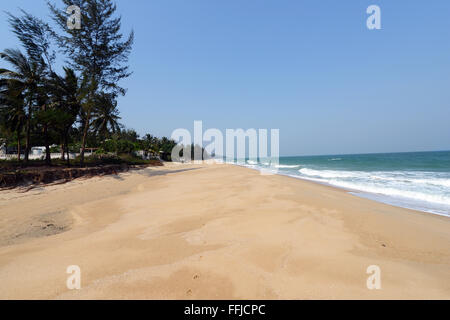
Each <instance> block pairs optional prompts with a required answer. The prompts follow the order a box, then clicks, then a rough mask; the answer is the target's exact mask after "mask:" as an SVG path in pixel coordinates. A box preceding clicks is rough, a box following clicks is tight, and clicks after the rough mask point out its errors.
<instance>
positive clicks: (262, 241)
mask: <svg viewBox="0 0 450 320" xmlns="http://www.w3.org/2000/svg"><path fill="white" fill-rule="evenodd" d="M70 265H77V266H79V267H80V269H81V289H80V290H69V289H68V288H67V286H66V280H67V278H68V276H69V275H68V274H67V273H66V269H67V267H68V266H70ZM371 265H377V266H379V267H380V270H381V284H382V287H381V289H380V290H369V289H368V288H367V286H366V280H367V278H368V277H369V275H368V274H367V273H366V270H367V267H368V266H371ZM0 298H1V299H450V219H449V218H447V217H442V216H437V215H432V214H428V213H421V212H416V211H412V210H407V209H402V208H397V207H393V206H389V205H385V204H381V203H377V202H373V201H370V200H367V199H362V198H358V197H356V196H354V195H351V194H348V193H346V192H345V191H344V190H340V189H335V188H331V187H328V186H324V185H319V184H315V183H312V182H308V181H303V180H299V179H294V178H290V177H285V176H278V175H273V176H262V175H260V174H259V172H258V171H256V170H251V169H247V168H242V167H238V166H232V165H166V166H165V167H160V168H146V169H142V170H136V171H130V172H127V173H121V174H119V175H117V176H107V177H97V178H92V179H77V180H75V181H72V182H70V183H67V184H63V185H54V186H46V187H39V188H35V189H33V190H30V191H28V192H23V191H22V190H19V189H14V190H6V191H1V192H0Z"/></svg>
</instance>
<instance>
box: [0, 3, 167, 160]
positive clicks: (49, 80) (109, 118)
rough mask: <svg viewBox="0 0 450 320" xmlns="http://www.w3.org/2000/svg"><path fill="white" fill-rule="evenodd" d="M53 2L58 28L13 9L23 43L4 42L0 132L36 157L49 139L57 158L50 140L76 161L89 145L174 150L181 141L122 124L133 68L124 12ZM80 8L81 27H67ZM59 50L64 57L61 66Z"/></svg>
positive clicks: (105, 5)
mask: <svg viewBox="0 0 450 320" xmlns="http://www.w3.org/2000/svg"><path fill="white" fill-rule="evenodd" d="M60 4H61V7H58V6H57V5H56V4H53V3H50V2H47V5H48V8H49V11H50V16H51V17H52V19H53V27H52V26H51V25H50V24H49V23H47V22H45V21H43V20H41V19H39V18H37V17H35V16H33V15H31V14H29V13H27V12H26V11H24V10H21V15H20V16H14V15H12V14H10V13H7V15H8V22H9V24H10V27H11V31H12V32H13V33H14V34H15V35H16V37H17V39H18V40H19V41H20V43H21V45H22V47H23V49H22V50H20V49H5V50H4V51H3V52H1V53H0V58H1V59H2V60H3V61H5V62H6V63H7V64H8V65H9V67H8V68H0V138H1V137H2V138H4V139H6V142H7V145H9V146H14V147H16V149H17V154H18V159H19V161H20V159H21V157H20V154H21V152H22V150H23V151H24V163H25V164H27V163H28V162H29V153H30V151H31V148H32V146H45V162H46V163H47V164H48V165H50V164H51V157H50V153H51V146H52V145H58V146H60V150H61V154H62V157H63V158H64V157H65V158H66V159H67V162H68V164H70V163H69V161H70V160H69V156H68V154H69V153H70V152H80V156H79V157H80V159H79V160H80V164H81V165H83V164H84V159H85V150H86V148H87V147H89V148H98V150H99V152H115V153H131V152H132V151H135V150H137V149H139V150H146V151H153V152H155V153H159V152H161V151H162V152H164V153H170V151H171V150H172V148H173V147H174V146H175V142H174V141H173V140H170V139H168V138H165V137H164V138H161V139H159V138H156V137H154V136H152V135H150V134H147V135H145V136H144V137H139V136H138V135H137V133H136V132H135V131H134V130H127V129H125V128H124V126H123V125H121V124H120V122H119V121H120V115H119V110H118V106H117V104H118V103H117V100H118V97H120V96H123V95H125V93H126V89H125V88H122V87H121V86H120V85H119V83H120V80H122V79H125V78H127V77H129V76H130V75H131V72H130V70H129V65H128V57H129V54H130V52H131V49H132V45H133V40H134V33H133V31H131V32H130V33H129V34H128V35H127V36H126V37H125V36H124V35H123V34H122V33H121V18H120V17H117V16H116V15H115V12H116V5H115V3H114V2H112V1H111V0H61V3H60ZM71 5H76V6H78V7H79V8H80V13H81V21H80V22H81V28H80V29H75V28H73V29H72V28H68V26H67V18H68V15H67V13H66V9H67V7H69V6H71ZM57 53H59V54H61V55H62V57H63V58H64V60H65V65H64V66H63V67H62V72H61V73H60V74H58V72H56V71H55V61H56V57H57Z"/></svg>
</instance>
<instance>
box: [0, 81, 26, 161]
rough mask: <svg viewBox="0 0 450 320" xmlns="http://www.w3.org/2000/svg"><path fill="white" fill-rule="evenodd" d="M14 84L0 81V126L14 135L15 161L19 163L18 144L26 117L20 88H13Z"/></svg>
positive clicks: (19, 145) (19, 149)
mask: <svg viewBox="0 0 450 320" xmlns="http://www.w3.org/2000/svg"><path fill="white" fill-rule="evenodd" d="M15 84H16V83H15V82H14V81H12V82H11V81H8V80H5V79H1V80H0V115H1V117H0V119H1V123H0V124H1V125H2V126H3V127H4V128H5V129H6V130H8V131H9V132H13V133H16V136H17V160H18V161H19V162H20V151H21V148H20V147H21V144H20V142H21V138H22V130H23V127H24V123H25V119H26V116H25V110H24V101H23V96H22V92H21V90H20V87H19V88H15V87H14V85H15ZM18 89H19V90H18Z"/></svg>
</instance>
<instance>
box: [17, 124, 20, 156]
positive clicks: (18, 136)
mask: <svg viewBox="0 0 450 320" xmlns="http://www.w3.org/2000/svg"><path fill="white" fill-rule="evenodd" d="M17 160H18V161H19V162H20V131H19V130H18V131H17Z"/></svg>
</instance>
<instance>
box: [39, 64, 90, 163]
mask: <svg viewBox="0 0 450 320" xmlns="http://www.w3.org/2000/svg"><path fill="white" fill-rule="evenodd" d="M64 73H65V75H64V77H61V76H59V75H57V74H55V73H54V74H52V77H51V78H50V79H49V82H48V91H49V93H50V96H51V100H50V101H51V102H50V107H51V111H52V112H53V114H54V122H53V125H54V127H55V128H57V131H58V132H59V133H60V135H61V144H62V146H63V152H62V158H63V160H64V154H65V153H66V154H67V165H68V166H70V157H69V133H70V130H71V129H72V127H73V125H74V123H75V122H76V121H77V118H78V116H79V115H80V111H81V103H82V101H83V99H84V98H85V94H86V91H85V90H84V84H83V82H82V81H80V79H79V78H78V76H77V75H76V74H75V71H74V70H73V69H70V68H64Z"/></svg>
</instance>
